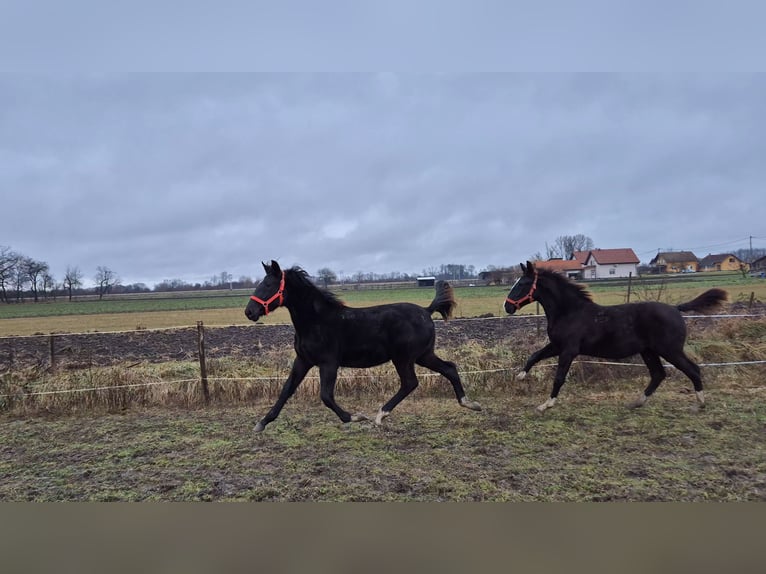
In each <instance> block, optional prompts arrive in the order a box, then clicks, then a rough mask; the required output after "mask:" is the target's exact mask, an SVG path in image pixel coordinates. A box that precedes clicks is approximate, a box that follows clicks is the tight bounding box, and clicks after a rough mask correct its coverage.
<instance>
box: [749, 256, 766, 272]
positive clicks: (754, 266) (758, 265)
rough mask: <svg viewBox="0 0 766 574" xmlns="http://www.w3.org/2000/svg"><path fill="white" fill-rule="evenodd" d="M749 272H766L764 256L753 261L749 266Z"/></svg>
mask: <svg viewBox="0 0 766 574" xmlns="http://www.w3.org/2000/svg"><path fill="white" fill-rule="evenodd" d="M750 271H766V255H764V256H763V257H760V258H758V259H756V260H755V261H753V262H752V263H751V264H750Z"/></svg>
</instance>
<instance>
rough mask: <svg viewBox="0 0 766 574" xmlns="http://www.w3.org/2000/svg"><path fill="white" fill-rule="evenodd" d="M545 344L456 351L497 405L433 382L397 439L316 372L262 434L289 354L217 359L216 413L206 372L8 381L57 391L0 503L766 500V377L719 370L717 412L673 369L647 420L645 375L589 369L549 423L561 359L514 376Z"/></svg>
mask: <svg viewBox="0 0 766 574" xmlns="http://www.w3.org/2000/svg"><path fill="white" fill-rule="evenodd" d="M544 338H545V335H544V333H543V334H540V335H535V332H534V330H530V333H529V334H528V336H526V337H523V338H520V339H518V340H515V341H514V344H513V345H507V344H499V345H498V346H496V347H491V348H488V347H484V346H480V345H476V344H475V343H472V342H469V343H466V344H463V345H460V346H457V347H455V348H450V349H441V350H440V352H442V353H443V354H444V355H445V356H447V357H449V358H450V359H451V360H454V361H455V362H456V363H458V365H459V366H460V369H461V372H462V373H463V380H464V384H465V387H466V391H467V392H468V394H469V396H470V397H471V398H473V399H476V400H478V401H479V402H480V403H481V404H482V406H483V410H482V411H481V412H472V411H467V410H466V409H462V408H460V407H459V406H458V405H457V403H456V401H455V399H454V396H453V395H452V393H451V389H450V388H449V385H448V384H447V383H446V381H444V380H443V379H441V378H439V377H433V378H425V377H421V381H422V382H421V385H420V387H418V389H417V390H416V391H415V392H414V393H413V395H411V396H410V397H408V398H407V399H406V400H405V401H403V402H402V403H401V404H400V405H399V406H398V407H397V409H396V410H395V411H394V412H393V413H392V415H391V417H389V418H388V419H386V421H385V424H384V425H383V426H382V427H378V426H376V425H374V424H373V423H372V422H363V423H355V424H350V425H343V424H342V423H340V422H339V421H338V419H337V418H336V417H335V415H334V414H333V413H332V412H330V411H329V410H328V409H327V408H325V407H324V406H323V405H322V404H321V401H320V400H319V397H318V382H317V381H316V379H315V378H311V379H309V380H307V381H306V382H305V383H304V385H303V386H301V388H299V389H298V392H297V393H296V395H295V397H293V399H291V401H290V402H288V404H287V406H286V407H285V409H284V410H283V412H282V414H281V416H280V417H279V418H278V419H277V420H276V421H275V422H274V423H272V424H271V425H269V427H268V428H267V429H266V431H265V432H264V433H262V434H258V435H255V434H253V432H252V427H253V425H254V423H255V422H256V421H257V420H258V419H259V418H260V417H262V416H263V415H264V414H265V412H266V411H267V410H268V409H269V407H270V406H271V404H272V403H273V401H274V400H275V397H276V394H277V393H278V392H279V388H280V387H281V384H282V381H283V379H284V376H285V374H286V372H287V369H288V368H289V365H290V360H291V358H292V352H291V351H290V349H288V348H285V349H278V350H274V351H272V352H270V353H266V354H263V355H259V356H257V357H254V358H253V359H251V360H247V361H237V360H233V359H219V360H212V361H210V362H209V365H208V367H209V374H210V378H211V385H212V386H211V393H212V397H213V401H212V404H211V405H210V406H208V407H203V406H202V405H201V404H200V403H201V400H200V392H199V371H198V366H197V365H196V364H195V363H194V362H178V363H162V364H155V365H138V366H129V367H126V366H120V365H118V366H112V367H103V368H95V367H94V368H88V369H84V370H74V371H66V372H60V373H55V374H53V373H49V372H29V373H27V372H16V373H13V374H8V375H5V376H4V377H3V382H4V386H3V388H2V389H0V394H4V393H8V392H14V393H15V396H19V395H18V393H17V392H16V391H17V390H18V389H19V388H23V389H25V390H26V392H29V391H46V392H53V394H49V395H43V396H25V395H23V394H22V395H21V396H20V398H17V399H14V400H13V402H12V403H5V405H4V409H3V412H1V413H0V477H2V480H0V501H21V500H33V501H61V500H105V501H143V500H168V501H193V500H210V501H308V500H311V501H532V500H543V501H766V440H765V439H766V434H765V433H766V400H764V399H765V398H766V396H765V394H766V387H764V385H763V380H764V379H763V377H764V374H765V371H764V366H763V365H750V366H730V367H711V368H703V378H704V380H705V385H706V396H707V408H705V409H703V410H699V409H698V408H697V406H696V402H695V400H694V395H693V393H691V391H690V388H691V385H690V384H689V382H688V381H687V380H686V379H685V378H684V377H683V376H681V375H680V374H678V373H677V372H675V371H673V370H670V371H669V377H668V380H667V381H665V382H664V383H663V385H662V386H661V387H660V389H659V390H658V391H657V393H656V394H655V395H654V396H653V397H652V398H651V400H650V401H649V402H648V403H647V405H646V406H645V407H644V408H642V409H638V410H628V409H626V408H625V406H624V405H625V404H626V403H627V402H629V401H630V400H632V399H634V398H635V397H636V395H637V394H638V393H639V392H640V391H641V390H642V389H643V388H644V386H645V385H646V373H645V371H644V369H636V368H632V367H628V366H625V367H613V366H609V365H593V364H590V363H586V362H582V363H577V364H575V365H574V367H573V369H572V371H571V372H570V375H569V377H568V379H567V384H566V385H565V386H564V388H563V390H562V393H561V395H560V400H559V402H558V403H557V405H556V407H554V408H553V409H551V410H550V411H548V412H546V413H545V415H544V416H540V415H538V414H537V413H536V411H535V410H534V407H535V406H536V405H538V404H540V402H542V400H544V398H545V397H546V396H547V393H548V392H549V391H550V384H551V376H552V369H551V364H552V362H551V361H547V362H546V364H541V365H539V366H538V367H536V368H535V369H534V370H533V371H532V372H531V376H530V377H528V378H527V379H525V380H524V382H523V383H522V382H518V381H515V380H514V379H513V376H512V374H513V373H515V372H516V371H517V370H518V369H519V368H520V366H521V365H522V364H523V360H524V359H525V358H526V356H528V354H529V353H530V352H531V350H532V349H534V348H537V347H539V346H540V345H541V344H542V342H543V340H544ZM687 352H688V353H689V354H690V356H692V357H693V358H694V359H695V360H697V361H700V362H715V361H720V360H722V359H723V360H730V361H742V360H764V359H766V320H765V319H746V320H741V319H740V320H735V319H725V320H719V321H716V322H715V323H713V324H711V325H710V326H708V327H704V328H702V329H701V330H695V332H694V336H693V337H692V338H691V339H690V341H689V344H688V345H687ZM480 369H485V370H490V371H494V370H495V369H497V371H496V372H490V373H476V372H475V371H477V370H480ZM310 375H315V373H314V372H312V373H310ZM262 376H274V377H275V378H274V379H273V380H269V381H263V380H255V379H254V378H255V377H262ZM147 383H150V384H151V385H147V386H145V385H146V384H147ZM132 385H137V386H136V387H132ZM93 387H95V388H96V389H98V390H93V391H87V392H80V393H62V394H55V391H58V390H66V389H83V388H93ZM396 388H397V384H396V379H395V377H394V371H393V368H392V367H391V366H390V365H384V366H381V367H377V368H375V369H370V370H354V369H343V370H342V371H341V379H340V380H339V383H338V387H337V392H336V396H337V398H338V401H339V402H340V404H342V405H343V406H344V407H346V408H347V409H349V410H350V411H352V412H363V413H366V414H367V415H374V413H375V412H376V411H377V409H378V408H379V406H380V405H381V404H382V403H383V402H384V401H385V400H386V399H387V398H389V397H390V396H391V394H393V392H395V390H396Z"/></svg>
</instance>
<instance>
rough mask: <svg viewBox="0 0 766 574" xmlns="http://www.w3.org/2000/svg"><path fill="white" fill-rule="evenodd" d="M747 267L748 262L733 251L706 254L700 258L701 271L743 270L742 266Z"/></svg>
mask: <svg viewBox="0 0 766 574" xmlns="http://www.w3.org/2000/svg"><path fill="white" fill-rule="evenodd" d="M743 265H744V266H745V268H746V269H747V263H745V262H744V261H742V260H741V259H740V258H739V257H737V256H736V255H732V254H731V253H720V254H718V255H710V254H708V255H706V256H705V257H703V258H702V259H700V263H699V270H700V271H741V270H742V266H743Z"/></svg>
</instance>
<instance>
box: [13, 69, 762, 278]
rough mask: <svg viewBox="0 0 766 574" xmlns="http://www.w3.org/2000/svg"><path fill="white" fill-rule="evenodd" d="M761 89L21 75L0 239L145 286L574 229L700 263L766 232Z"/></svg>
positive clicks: (506, 247) (440, 257)
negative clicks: (690, 256) (691, 255)
mask: <svg viewBox="0 0 766 574" xmlns="http://www.w3.org/2000/svg"><path fill="white" fill-rule="evenodd" d="M763 101H766V81H765V80H764V76H762V75H734V74H731V75H726V74H722V75H706V76H701V75H681V76H678V75H674V76H669V75H647V74H642V75H601V74H584V75H513V74H433V75H423V74H419V75H406V74H405V75H395V74H326V75H323V74H319V75H300V74H255V75H243V74H191V75H185V74H138V75H120V76H103V75H102V76H92V75H91V76H85V75H83V76H67V77H61V76H56V77H50V76H24V75H5V76H1V77H0V191H2V197H3V200H2V207H1V208H0V209H2V222H3V223H2V228H0V245H10V246H11V247H13V248H14V249H16V250H19V251H21V252H23V253H25V254H27V255H30V256H32V257H35V258H37V259H42V260H44V261H47V262H48V263H50V265H51V267H52V270H53V272H54V274H56V275H57V276H58V277H61V275H63V272H64V269H65V268H66V266H67V265H78V266H79V267H80V268H81V269H82V270H83V271H85V273H86V275H87V276H90V275H92V274H93V272H94V271H95V267H96V266H97V265H108V266H109V267H111V268H113V269H114V270H115V271H117V272H118V274H119V275H120V276H121V277H122V278H123V280H125V281H126V282H134V281H143V282H147V283H149V284H153V283H155V282H158V281H161V280H162V279H166V278H168V279H169V278H183V279H186V280H192V281H198V280H204V279H207V278H209V277H211V276H212V275H214V274H217V273H219V272H220V271H223V270H227V271H229V272H230V273H233V274H234V275H235V276H238V275H242V274H245V275H252V276H255V277H258V276H260V274H261V272H262V271H261V270H259V267H260V266H259V263H258V262H259V261H260V260H265V259H271V258H279V259H280V260H281V261H282V262H283V263H285V264H287V265H290V264H293V263H297V264H300V265H302V266H304V267H305V268H306V269H307V270H309V271H311V272H315V271H316V270H317V269H318V268H320V267H325V266H327V267H331V268H333V269H335V270H336V271H338V270H343V271H344V272H345V273H347V274H351V273H355V272H357V271H374V272H389V271H402V272H411V273H412V272H415V273H417V272H420V271H421V270H423V269H424V268H427V267H430V266H438V265H439V264H441V263H464V264H473V265H475V266H476V267H477V268H479V269H480V268H482V267H485V266H487V265H509V264H515V263H517V262H518V261H521V260H524V259H526V258H528V257H529V256H531V255H532V253H534V252H536V251H542V250H544V247H545V243H546V241H547V242H549V243H550V242H552V241H553V240H554V239H555V238H556V237H557V236H559V235H564V234H576V233H583V234H586V235H589V236H590V237H592V238H593V240H594V241H595V243H596V245H597V246H599V247H604V248H607V247H632V248H633V249H634V250H635V251H636V252H637V253H639V254H640V255H641V257H642V259H643V260H646V261H648V260H649V259H650V258H651V253H652V251H656V249H658V248H669V247H673V248H678V249H680V248H691V249H696V250H699V251H700V253H698V255H705V254H706V253H707V252H708V250H710V251H716V247H715V246H717V245H721V246H722V247H721V250H725V249H732V248H737V247H744V246H746V243H747V242H746V238H747V237H748V236H750V235H753V236H756V237H760V238H764V237H766V230H764V227H763V225H764V224H763V222H764V219H765V216H766V208H765V207H764V201H763V200H762V194H763V192H762V187H763V181H764V175H766V173H765V172H766V168H765V167H764V162H763V160H762V157H763V150H764V143H765V142H764V139H765V137H766V136H765V135H764V134H766V114H764V112H763V109H762V102H763ZM761 243H764V241H761ZM701 247H705V248H707V247H710V249H708V250H705V249H700V248H701ZM702 251H704V252H702Z"/></svg>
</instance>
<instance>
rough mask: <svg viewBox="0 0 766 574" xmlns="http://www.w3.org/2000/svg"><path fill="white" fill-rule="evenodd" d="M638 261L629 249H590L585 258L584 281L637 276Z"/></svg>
mask: <svg viewBox="0 0 766 574" xmlns="http://www.w3.org/2000/svg"><path fill="white" fill-rule="evenodd" d="M639 263H640V260H639V259H638V257H637V256H636V254H635V253H634V252H633V250H632V249H631V248H629V247H626V248H621V249H591V250H590V251H589V252H588V255H587V256H586V257H585V264H584V267H583V278H584V279H614V278H617V277H629V276H631V275H633V276H634V277H635V276H636V275H638V264H639Z"/></svg>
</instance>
